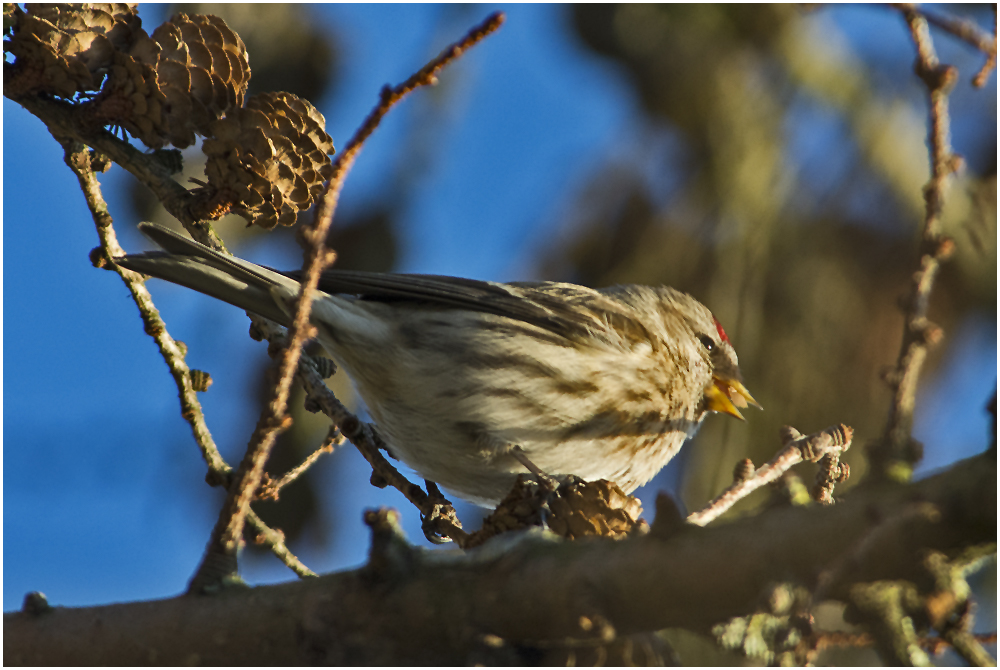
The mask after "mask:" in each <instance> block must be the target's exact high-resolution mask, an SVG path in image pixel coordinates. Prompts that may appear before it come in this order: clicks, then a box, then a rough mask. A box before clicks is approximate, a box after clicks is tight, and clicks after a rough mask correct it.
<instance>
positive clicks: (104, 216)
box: [59, 138, 315, 576]
mask: <svg viewBox="0 0 1000 670" xmlns="http://www.w3.org/2000/svg"><path fill="white" fill-rule="evenodd" d="M59 141H60V143H61V144H62V145H63V148H64V149H65V161H66V165H68V166H69V168H70V169H71V170H72V171H73V173H74V174H75V175H76V177H77V180H78V181H79V183H80V189H81V190H82V191H83V195H84V198H86V200H87V207H88V208H89V209H90V213H91V216H92V217H93V219H94V225H95V227H96V228H97V235H98V237H99V238H100V241H101V247H100V249H101V253H100V257H99V258H98V262H99V263H102V264H106V265H104V266H105V267H107V268H108V269H110V270H114V271H115V272H116V273H117V274H118V275H119V276H120V277H121V278H122V281H123V282H125V286H126V287H127V288H128V290H129V292H130V293H131V294H132V299H133V300H134V301H135V304H136V306H137V307H138V308H139V314H140V316H141V317H142V322H143V324H144V327H145V330H146V332H147V333H148V334H149V335H150V336H151V337H152V338H153V340H154V341H155V342H156V344H157V346H158V347H159V349H160V354H161V355H162V356H163V360H164V361H166V363H167V367H168V368H169V369H170V374H171V375H172V376H173V378H174V382H175V383H176V384H177V392H178V396H179V398H180V403H181V416H182V417H184V420H185V421H187V422H188V424H189V425H190V426H191V432H192V434H193V435H194V439H195V442H196V443H197V445H198V448H199V449H200V450H201V453H202V457H203V458H204V459H205V462H206V463H207V464H208V469H209V471H208V478H209V480H210V481H211V482H212V483H219V484H221V483H225V481H226V480H227V479H228V478H229V475H230V473H231V472H232V467H231V466H230V465H229V464H228V463H226V461H225V459H223V458H222V454H220V453H219V449H218V447H217V446H216V444H215V440H214V439H213V438H212V434H211V432H210V431H209V429H208V426H207V425H206V424H205V415H204V413H203V411H202V409H201V403H200V402H199V401H198V397H197V394H196V392H195V390H194V388H193V385H192V382H191V370H190V368H189V367H188V365H187V363H186V362H185V361H184V355H185V351H184V348H183V347H182V345H180V344H178V343H177V341H176V340H174V339H173V338H172V337H171V336H170V333H168V332H167V328H166V325H165V324H164V323H163V320H162V319H161V318H160V313H159V312H158V311H157V309H156V306H155V305H154V304H153V297H152V296H151V295H150V294H149V291H148V290H147V289H146V282H145V280H144V279H143V277H142V275H141V274H139V273H137V272H132V271H131V270H126V269H125V268H122V267H119V266H118V265H116V264H114V263H113V262H110V261H109V259H111V258H115V257H117V256H123V255H125V252H124V251H123V250H122V248H121V246H120V245H119V244H118V238H117V236H116V235H115V230H114V227H113V225H112V223H113V222H112V218H111V213H110V212H109V211H108V206H107V203H106V202H105V201H104V196H103V195H102V194H101V184H100V182H98V180H97V177H96V176H95V175H94V171H93V169H92V167H91V160H92V159H91V154H90V151H89V150H88V149H87V147H86V146H84V145H83V144H82V143H80V142H78V141H76V140H71V139H67V138H61V139H60V140H59ZM251 524H252V525H253V527H254V530H256V531H257V534H258V537H259V538H261V543H262V544H264V545H266V546H267V547H268V548H269V549H270V550H271V551H272V552H274V554H275V556H277V557H278V558H279V559H280V560H281V561H283V562H284V563H285V564H286V565H287V566H288V567H289V568H291V569H292V570H293V571H295V573H296V574H298V575H299V576H314V575H315V573H314V572H312V571H311V570H310V569H309V568H307V567H306V566H305V565H303V564H302V562H301V561H299V559H298V558H297V557H296V556H295V555H294V554H292V553H291V552H290V551H289V550H288V548H287V547H286V546H285V544H284V535H283V534H281V533H280V532H278V531H275V530H272V529H271V528H269V527H268V526H267V525H266V524H265V523H264V522H263V521H261V519H260V518H259V517H258V516H257V515H256V514H252V517H251Z"/></svg>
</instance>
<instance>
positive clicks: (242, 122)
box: [199, 93, 334, 229]
mask: <svg viewBox="0 0 1000 670" xmlns="http://www.w3.org/2000/svg"><path fill="white" fill-rule="evenodd" d="M325 126H326V119H324V118H323V115H322V114H320V113H319V112H318V111H316V108H315V107H313V106H312V105H311V104H309V103H308V102H307V101H305V100H302V99H301V98H298V97H296V96H295V95H292V94H291V93H259V94H257V95H255V96H253V97H251V98H250V99H248V100H247V104H246V107H244V108H242V109H239V110H236V111H235V112H232V113H230V114H228V115H227V116H226V118H224V119H221V120H219V121H216V122H215V123H213V124H212V132H211V137H210V138H209V139H206V140H205V142H204V144H203V145H202V151H204V153H205V155H206V156H207V157H208V161H207V162H206V164H205V174H206V175H207V177H208V186H207V187H206V188H205V189H204V191H203V194H204V195H203V197H204V200H203V202H204V203H205V204H204V207H203V209H204V210H205V211H204V212H202V211H199V213H205V214H206V216H211V215H213V214H215V215H221V213H224V212H225V211H227V210H228V209H229V208H231V209H232V211H233V212H234V213H236V214H239V215H240V216H242V217H243V218H245V219H246V220H247V221H248V222H249V223H255V224H257V225H258V226H261V227H262V228H267V229H270V228H274V227H275V226H276V225H283V226H290V225H292V224H293V223H295V219H296V217H297V216H298V213H299V212H300V211H303V210H306V209H308V208H309V207H310V206H311V205H312V203H313V201H314V200H315V199H316V198H317V197H319V195H320V194H321V193H322V192H323V184H324V183H325V182H326V181H327V180H328V179H329V178H330V176H331V174H332V172H333V168H332V165H331V163H330V154H332V153H333V152H334V148H333V140H332V139H331V138H330V136H329V135H327V134H326V131H325V130H324V128H325Z"/></svg>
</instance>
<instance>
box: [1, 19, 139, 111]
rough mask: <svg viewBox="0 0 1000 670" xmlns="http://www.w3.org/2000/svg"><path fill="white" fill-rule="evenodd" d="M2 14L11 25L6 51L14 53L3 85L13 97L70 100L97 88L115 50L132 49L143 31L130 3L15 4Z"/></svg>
mask: <svg viewBox="0 0 1000 670" xmlns="http://www.w3.org/2000/svg"><path fill="white" fill-rule="evenodd" d="M5 10H6V5H5ZM4 18H5V23H6V22H7V20H8V19H9V21H10V26H11V39H10V40H9V41H6V42H4V51H5V52H9V53H11V54H13V55H14V56H15V57H16V60H15V61H14V65H13V71H12V75H13V76H12V77H11V78H10V79H9V80H7V81H5V82H4V87H5V88H8V87H9V88H8V91H7V93H8V94H11V93H12V92H13V94H15V95H16V94H24V93H31V92H36V91H43V92H46V93H54V94H55V95H59V96H62V97H64V98H72V97H73V96H74V95H76V94H77V93H86V92H88V91H96V90H98V89H100V87H101V82H102V81H103V80H104V75H105V74H106V73H107V72H108V69H109V68H110V67H111V65H112V63H113V61H114V54H115V52H116V51H125V50H128V49H129V48H130V47H131V45H132V43H133V42H134V41H135V39H136V37H137V35H138V34H140V33H142V21H141V20H140V19H139V17H138V15H136V13H135V6H134V5H126V4H90V5H81V4H61V5H54V4H53V5H49V4H28V5H26V10H25V11H22V10H21V9H20V8H19V7H18V6H17V5H13V6H12V9H11V11H10V12H9V15H8V12H7V11H5V12H4ZM142 34H145V33H142Z"/></svg>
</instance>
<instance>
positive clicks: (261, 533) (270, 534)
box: [247, 510, 318, 577]
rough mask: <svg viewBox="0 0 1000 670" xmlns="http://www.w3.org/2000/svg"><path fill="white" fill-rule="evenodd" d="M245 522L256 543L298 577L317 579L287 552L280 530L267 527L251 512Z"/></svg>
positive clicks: (296, 558) (315, 575) (283, 535)
mask: <svg viewBox="0 0 1000 670" xmlns="http://www.w3.org/2000/svg"><path fill="white" fill-rule="evenodd" d="M247 522H249V524H250V526H251V527H252V528H253V529H254V531H256V532H257V538H256V540H255V541H256V542H257V544H261V545H264V546H266V547H267V548H268V549H270V550H271V553H273V554H274V555H275V556H277V557H278V559H279V560H280V561H281V562H282V563H284V564H285V565H287V566H288V567H289V568H291V570H292V572H294V573H295V574H297V575H298V576H299V577H317V576H318V575H317V574H316V573H315V572H313V571H312V570H310V569H309V568H308V567H307V566H306V564H305V563H303V562H302V561H300V560H299V558H298V556H296V555H295V554H293V553H292V552H291V551H289V550H288V545H286V544H285V534H284V533H282V532H281V531H280V530H276V529H272V528H270V527H268V525H267V524H266V523H264V521H263V520H261V518H260V517H259V516H257V513H256V512H254V511H253V510H250V511H249V512H247Z"/></svg>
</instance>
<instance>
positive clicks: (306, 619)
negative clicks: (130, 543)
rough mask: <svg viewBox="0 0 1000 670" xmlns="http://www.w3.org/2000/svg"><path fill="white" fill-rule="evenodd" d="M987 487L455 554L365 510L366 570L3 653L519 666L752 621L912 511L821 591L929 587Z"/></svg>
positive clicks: (987, 516)
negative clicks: (591, 641) (576, 646)
mask: <svg viewBox="0 0 1000 670" xmlns="http://www.w3.org/2000/svg"><path fill="white" fill-rule="evenodd" d="M996 484H997V473H996V459H995V456H994V455H993V454H991V453H986V454H983V455H980V456H978V457H975V458H972V459H969V460H967V461H963V462H961V463H958V464H957V465H955V466H954V467H952V468H951V469H950V470H948V471H946V472H944V473H942V474H939V475H937V476H935V477H931V478H928V479H925V480H923V481H920V482H917V483H913V484H907V485H893V486H888V487H881V488H879V489H872V490H868V491H863V492H861V491H855V492H852V493H854V495H852V496H850V497H849V498H848V499H847V500H845V501H843V502H841V503H839V504H837V505H832V506H812V507H808V508H801V507H798V508H782V509H775V510H772V511H769V512H767V513H764V514H761V515H759V516H757V517H754V518H751V519H747V520H745V521H743V522H741V523H738V524H724V525H721V526H713V527H710V528H695V527H688V528H687V529H686V530H683V531H681V532H679V533H677V534H675V535H672V536H671V537H670V539H669V540H664V539H661V538H658V537H656V536H655V535H645V536H633V537H630V538H628V539H624V540H618V541H612V540H595V541H591V542H562V541H557V540H552V539H549V538H548V537H544V536H542V535H541V534H540V533H538V532H529V533H525V534H520V535H517V536H514V537H511V536H501V537H499V538H496V539H494V540H492V541H491V542H488V543H486V544H485V545H483V546H482V547H480V548H478V549H476V550H472V551H469V552H461V553H459V552H444V553H443V552H439V551H435V552H426V551H423V550H419V549H415V548H413V547H411V546H409V545H408V544H406V543H405V541H403V539H402V537H401V536H400V534H399V531H398V528H396V527H395V526H394V525H393V523H392V517H391V515H387V514H384V513H382V514H374V515H370V516H369V524H370V525H372V527H373V530H374V532H375V534H374V538H373V549H372V556H371V558H370V560H369V563H368V565H366V566H365V567H364V568H362V569H360V570H355V571H351V572H344V573H339V574H333V575H327V576H324V577H320V578H318V579H314V580H306V581H299V582H294V583H288V584H280V585H275V586H262V587H257V588H254V589H247V590H245V591H242V590H241V591H236V592H233V593H232V594H230V595H228V596H227V597H219V598H183V597H182V598H174V599H171V600H164V601H156V602H144V603H131V604H122V605H110V606H102V607H94V608H81V609H63V608H56V609H55V610H54V611H48V612H47V613H44V614H41V615H33V614H29V613H25V612H21V613H14V614H7V615H5V616H4V660H5V661H6V662H8V663H27V664H35V665H62V664H67V663H74V664H151V663H155V664H168V665H169V664H180V663H189V662H199V663H205V664H225V665H240V664H248V663H252V664H254V665H265V664H270V663H281V664H291V663H299V664H305V663H337V664H353V665H365V664H387V665H396V664H401V663H410V664H426V665H429V664H448V665H457V664H463V663H465V662H467V661H470V660H476V661H478V662H483V663H494V664H495V663H499V662H500V661H501V660H503V659H507V662H514V663H517V662H520V663H522V664H523V663H525V662H527V660H529V659H530V657H526V656H524V654H530V653H532V652H531V650H532V649H533V648H534V647H533V646H532V645H536V644H538V643H540V642H542V641H545V640H550V641H551V640H559V639H565V638H582V637H586V635H587V631H585V630H583V628H582V619H581V617H583V618H586V619H587V621H589V622H593V621H596V620H601V621H605V622H606V626H604V627H603V628H605V629H608V628H607V627H610V630H612V631H613V632H614V633H615V634H617V635H626V634H631V633H634V632H640V631H649V630H659V629H662V628H666V627H678V626H680V627H686V628H690V629H694V630H704V629H706V628H708V627H709V626H711V625H712V624H714V623H716V622H718V621H721V620H724V619H726V618H729V617H732V616H742V615H746V614H747V613H750V612H753V611H756V609H757V608H758V607H759V603H760V597H761V594H762V593H765V591H766V589H767V587H768V584H769V583H772V582H776V581H781V582H785V581H789V580H793V581H795V582H798V583H801V584H803V585H804V586H806V587H807V588H810V587H812V586H814V585H815V584H816V580H817V573H816V566H817V565H823V564H826V563H828V562H829V561H830V560H831V558H835V557H837V556H838V555H839V554H841V553H843V552H845V551H850V548H851V547H853V546H857V544H858V543H859V542H860V541H861V539H862V538H863V537H865V536H866V535H867V534H868V533H869V528H870V526H871V522H872V519H873V518H877V517H896V516H900V515H899V512H900V510H903V509H908V508H909V507H911V506H912V504H913V501H914V500H920V501H922V502H923V503H924V504H927V505H931V506H933V508H934V510H935V513H934V514H930V515H927V514H924V515H917V516H912V517H909V519H908V520H907V521H906V522H905V523H902V524H901V525H899V526H898V527H896V528H895V529H894V530H893V531H892V532H889V533H885V534H880V535H879V537H878V538H877V539H876V540H874V541H873V544H872V551H871V552H867V553H866V554H865V555H864V556H861V557H859V560H858V562H856V563H854V564H853V565H852V569H851V570H849V571H845V572H844V573H843V575H842V577H840V578H839V579H838V580H837V583H836V584H832V585H831V587H830V590H829V595H830V597H831V598H835V599H840V600H846V599H847V598H848V597H849V595H850V590H851V587H852V586H853V585H854V584H857V583H867V582H874V581H878V580H886V579H894V580H907V579H913V580H917V579H921V578H925V577H926V570H925V568H924V567H923V566H922V565H921V564H920V560H919V556H920V555H921V553H923V552H925V551H927V550H937V551H942V552H945V553H948V554H956V553H960V552H961V551H962V550H963V549H967V548H969V547H973V546H977V545H980V544H987V543H990V542H995V541H996V530H997V523H996V509H997V508H996ZM97 622H100V623H99V625H98V623H97ZM376 640H377V642H373V641H376ZM181 641H183V643H181Z"/></svg>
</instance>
